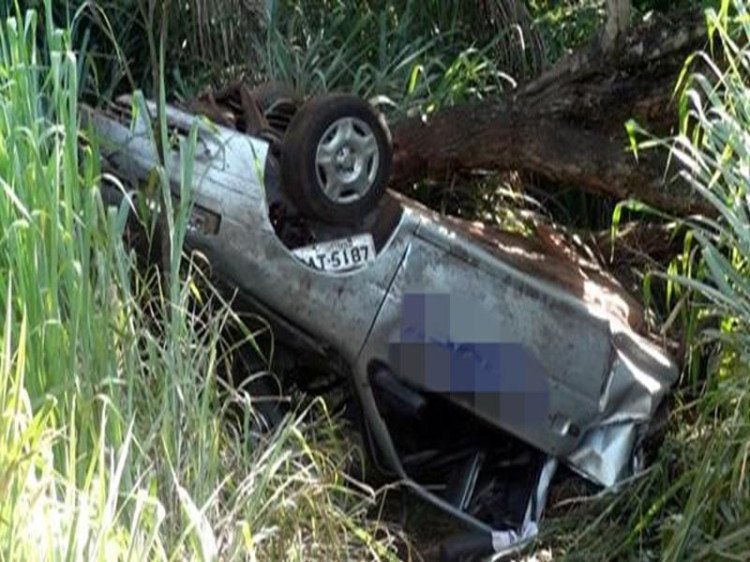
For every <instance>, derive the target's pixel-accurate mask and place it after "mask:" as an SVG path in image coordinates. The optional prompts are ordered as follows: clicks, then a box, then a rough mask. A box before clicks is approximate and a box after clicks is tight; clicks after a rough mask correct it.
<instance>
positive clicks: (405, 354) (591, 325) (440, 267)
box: [93, 108, 677, 546]
mask: <svg viewBox="0 0 750 562" xmlns="http://www.w3.org/2000/svg"><path fill="white" fill-rule="evenodd" d="M168 117H169V120H170V123H171V124H172V125H174V126H179V127H189V126H190V124H191V123H193V121H194V119H195V118H194V117H193V116H191V115H188V114H186V113H182V112H180V111H177V110H175V109H174V108H170V109H169V111H168ZM93 121H94V124H95V126H96V128H97V130H98V131H99V133H100V134H101V135H102V137H103V138H104V139H105V140H106V143H105V145H104V150H105V153H106V155H107V158H108V160H109V161H110V163H111V164H112V165H113V166H114V167H115V168H116V169H117V172H118V174H122V175H123V176H128V177H131V178H133V179H136V180H143V179H144V178H145V177H146V176H147V174H148V172H149V170H151V168H152V167H153V166H154V163H155V162H156V153H155V151H154V149H153V147H152V145H151V143H150V141H149V139H148V138H147V135H146V134H145V131H146V127H145V122H143V121H142V120H141V121H137V122H136V123H135V125H134V126H133V127H128V126H127V125H124V124H122V123H120V122H118V121H117V120H116V119H112V118H110V117H108V116H106V115H104V114H101V113H94V114H93ZM199 136H200V143H199V155H198V157H197V158H196V162H195V167H196V171H195V182H194V185H193V186H192V196H193V199H194V201H195V203H196V204H198V205H200V206H201V207H203V208H206V209H209V210H210V211H211V212H213V213H216V214H217V215H219V216H220V218H221V220H220V226H219V228H218V231H217V232H216V233H213V234H211V233H205V232H201V231H199V230H195V231H193V232H191V233H189V235H188V244H189V245H190V246H191V247H192V248H195V249H197V250H200V251H201V252H203V253H204V254H205V255H206V256H207V257H208V258H209V259H210V261H211V263H212V267H213V269H214V270H215V271H216V272H218V273H219V274H220V275H221V276H222V277H224V278H226V279H227V280H228V281H230V282H231V283H232V284H233V285H234V286H236V287H237V288H239V289H240V290H241V291H243V292H245V293H247V294H249V295H251V296H252V297H253V298H254V299H256V300H257V301H259V302H262V303H264V304H265V305H267V306H268V307H270V308H271V309H273V310H275V311H276V312H278V313H280V314H281V315H283V316H284V317H285V318H286V319H287V320H288V321H289V322H290V323H292V324H294V325H295V326H298V327H299V328H300V329H301V330H303V331H305V332H307V333H308V334H311V335H313V336H314V337H315V338H318V339H319V340H320V341H321V342H325V343H326V344H327V345H330V346H332V347H333V348H335V349H336V350H337V351H338V352H339V353H340V354H341V356H342V357H343V358H344V359H345V360H346V361H348V362H349V364H350V365H351V367H352V371H353V376H354V377H355V383H356V384H355V387H356V388H357V391H358V393H359V398H360V401H361V402H362V405H363V407H364V410H365V412H366V414H368V416H369V417H370V419H368V422H369V424H370V428H371V430H372V432H373V434H374V438H375V440H376V442H377V443H378V446H379V448H380V449H381V450H382V451H384V454H385V456H386V457H387V458H389V460H390V462H391V463H392V464H395V465H396V466H394V467H393V468H394V469H395V470H396V472H397V473H398V474H399V475H400V476H401V477H402V478H403V479H404V481H405V482H406V483H407V485H410V486H413V487H415V489H417V491H418V493H423V491H421V490H419V489H418V488H419V486H418V485H417V484H416V483H414V482H412V481H411V480H410V478H409V475H408V474H406V472H405V471H404V470H403V467H401V466H400V461H399V460H398V456H397V455H396V453H395V448H394V446H393V443H392V441H391V436H390V433H389V431H388V427H387V424H386V423H385V421H384V420H383V419H382V418H381V417H380V414H379V412H378V409H377V406H376V405H375V400H374V398H373V393H372V389H371V388H370V382H369V380H368V372H369V370H370V369H371V367H372V365H373V363H374V362H381V363H384V364H387V365H389V366H390V367H391V368H392V370H393V372H394V373H396V374H397V375H398V376H399V377H401V378H402V379H403V380H405V381H407V382H408V384H409V385H410V386H412V387H415V388H417V389H420V390H424V391H427V392H439V393H442V394H445V395H447V396H448V397H449V398H450V399H451V400H452V401H453V402H454V403H456V404H458V405H460V406H461V407H462V408H464V409H465V410H467V411H469V412H472V413H473V414H474V415H476V416H478V417H480V418H482V419H483V420H485V421H487V422H489V423H490V424H492V425H495V426H497V427H499V428H501V429H503V430H504V431H506V432H508V433H510V434H512V435H514V436H516V437H518V438H520V439H522V440H523V441H525V442H527V443H528V444H530V445H532V446H534V447H536V448H538V449H539V450H541V451H544V452H545V453H547V454H548V455H549V456H550V458H555V459H560V460H561V461H562V462H564V463H566V464H568V465H569V466H570V467H572V468H573V469H574V470H575V471H577V472H579V473H581V474H583V475H584V476H586V477H587V478H589V479H591V480H593V481H594V482H597V483H599V484H601V485H604V486H611V485H613V484H615V483H617V482H619V481H621V480H622V479H623V478H625V477H627V476H629V475H631V474H632V473H633V470H634V468H635V467H634V458H635V456H634V450H635V448H636V447H637V446H638V444H639V443H640V441H641V439H642V438H643V436H644V434H645V432H646V429H647V427H648V423H649V421H650V420H651V418H652V417H653V415H654V413H655V411H656V408H657V407H658V405H659V403H660V402H661V401H662V400H663V399H664V397H665V395H666V394H667V393H668V392H669V389H670V386H671V385H672V384H673V383H674V381H675V380H676V377H677V369H676V367H675V365H674V364H673V363H672V361H671V360H670V359H669V358H668V357H667V356H666V355H665V354H664V353H663V352H662V351H661V350H660V349H659V348H658V347H656V346H655V345H654V344H653V343H651V342H648V341H646V340H645V339H644V338H642V337H641V336H639V335H637V334H636V333H634V332H633V330H632V329H631V328H630V327H629V326H627V325H626V323H625V322H623V321H622V319H621V318H618V317H617V316H614V315H611V314H609V313H608V311H607V310H606V308H604V307H600V306H597V305H596V304H592V303H591V302H587V301H586V300H584V299H583V298H581V297H580V296H579V295H575V294H573V293H571V292H570V291H567V290H565V288H564V287H560V286H558V285H556V284H555V283H553V282H551V281H550V280H548V279H541V278H537V277H535V276H533V275H532V274H529V273H527V272H524V271H522V270H520V269H518V268H517V267H514V265H512V264H511V263H508V262H506V261H503V260H501V259H500V258H499V257H498V255H497V254H495V253H492V252H491V251H489V250H488V249H487V247H486V245H483V244H482V243H480V242H478V241H476V240H474V239H473V238H472V237H471V236H469V235H468V234H467V233H466V232H464V231H461V230H460V229H455V228H451V224H450V221H444V220H441V219H439V218H437V217H435V216H434V214H432V213H429V212H425V211H422V210H421V209H420V208H419V207H418V206H409V205H405V206H404V209H403V213H402V214H401V216H400V219H399V220H398V223H397V224H396V226H395V228H394V230H393V232H392V234H391V235H390V237H389V238H388V239H387V241H386V243H385V244H384V245H383V246H382V247H381V248H380V250H379V254H378V257H377V259H376V261H375V262H373V263H372V264H370V265H368V267H366V268H364V269H359V270H356V271H353V272H348V273H339V274H331V273H326V272H320V271H317V270H314V269H312V268H310V267H308V266H307V265H305V264H304V263H302V262H300V261H299V260H297V259H296V258H295V257H294V255H293V254H292V253H291V251H290V249H289V248H287V247H285V246H284V244H283V243H282V242H281V241H280V240H279V238H278V237H277V235H276V233H275V232H274V228H273V226H272V224H271V222H270V220H269V214H268V204H267V199H266V193H265V187H264V181H263V170H264V169H265V161H266V159H267V158H268V145H267V144H266V143H265V142H264V141H262V140H259V139H255V138H252V137H249V136H246V135H244V134H241V133H239V132H237V131H235V130H231V129H227V128H224V127H221V126H216V127H202V128H201V132H200V135H199ZM177 159H178V155H177V153H176V152H173V153H171V154H168V155H167V161H168V164H169V165H168V168H169V170H170V172H171V174H172V176H171V179H172V181H173V182H175V184H176V183H178V182H179V166H178V161H177ZM552 470H554V469H552ZM545 486H546V485H545ZM424 493H425V494H427V495H430V494H429V492H424ZM538 494H539V495H540V496H544V495H545V494H546V488H545V489H543V490H539V491H538ZM428 499H430V501H433V503H438V504H439V500H436V499H435V498H434V497H430V498H428ZM446 509H451V508H450V506H447V507H446ZM457 515H459V516H460V517H464V516H465V514H463V515H462V514H457ZM465 517H467V518H470V517H469V516H465ZM531 522H533V521H531ZM479 526H480V527H481V525H479ZM500 542H502V541H500ZM506 542H507V541H506ZM506 546H507V545H506Z"/></svg>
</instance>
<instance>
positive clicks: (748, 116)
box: [550, 0, 750, 561]
mask: <svg viewBox="0 0 750 562" xmlns="http://www.w3.org/2000/svg"><path fill="white" fill-rule="evenodd" d="M706 13H707V19H708V29H709V35H710V37H711V38H712V49H711V50H710V51H709V52H705V53H699V54H697V55H696V56H695V57H693V58H692V59H691V60H690V61H689V63H688V69H689V70H690V74H689V75H690V80H689V83H688V84H687V86H688V87H687V89H686V90H685V94H684V95H683V97H682V103H681V109H682V111H681V132H680V134H679V135H678V136H677V137H676V138H674V139H673V140H671V141H670V142H669V143H667V144H668V147H669V148H670V150H671V152H672V155H673V157H674V158H675V159H676V160H678V161H679V162H680V163H681V164H682V166H683V169H684V172H683V175H684V177H685V179H686V181H688V182H690V184H691V185H692V186H693V187H694V189H695V190H696V191H697V193H699V194H700V195H701V196H702V197H703V198H705V200H706V201H707V202H709V203H710V204H711V205H712V206H713V207H714V209H715V210H716V213H717V214H716V217H715V218H706V217H699V218H696V219H694V220H692V221H690V227H691V228H692V233H691V238H692V239H694V240H695V242H696V244H697V246H696V251H691V250H690V248H688V250H687V251H686V259H685V260H684V262H683V263H681V265H680V266H679V267H678V268H675V269H673V270H672V274H673V275H672V276H671V281H672V282H674V283H676V284H678V285H679V286H681V287H682V291H683V293H682V294H683V295H688V293H685V290H689V291H691V294H692V295H693V296H694V298H692V299H688V300H683V305H684V303H688V304H689V306H687V310H688V314H689V315H690V317H691V323H694V320H695V319H698V320H699V321H700V326H702V327H703V329H702V330H700V331H699V332H695V337H694V339H693V340H692V341H691V342H690V345H691V346H692V347H697V346H701V347H703V348H705V349H710V350H711V352H712V353H711V358H710V360H709V361H708V364H707V366H706V365H705V364H704V365H703V368H704V369H703V371H702V372H700V374H697V373H696V372H692V373H690V376H686V377H685V378H684V380H683V381H682V383H681V390H680V392H679V393H678V396H677V398H676V400H675V405H674V408H673V413H672V417H671V418H672V419H671V422H670V430H669V432H668V434H667V436H666V442H665V443H664V446H663V447H662V449H661V450H660V451H659V453H658V456H657V458H656V459H655V461H654V463H653V466H652V468H651V469H650V471H649V472H648V473H647V474H646V476H645V477H643V478H641V479H640V480H639V481H637V482H636V483H635V484H634V486H632V487H630V488H628V489H627V490H626V491H623V492H621V493H620V494H618V495H617V496H615V497H614V499H605V500H603V501H601V502H597V503H596V504H595V509H591V510H589V509H576V510H574V513H575V517H574V518H568V519H562V520H561V521H559V522H558V523H559V524H561V526H562V528H563V529H564V530H566V531H567V533H565V534H560V535H558V539H559V537H561V536H564V537H566V538H567V539H568V540H564V541H562V542H563V543H564V544H563V546H562V547H561V550H563V551H564V552H566V553H567V555H568V557H569V558H572V559H586V560H592V559H602V560H613V559H617V560H620V559H634V560H635V559H637V560H650V559H653V560H656V559H659V560H670V561H678V560H748V559H750V475H749V474H748V470H749V469H750V266H749V261H748V260H749V259H750V214H749V211H748V208H749V205H750V150H749V149H748V147H750V13H748V8H747V5H746V3H745V2H744V1H743V0H725V1H724V2H722V3H721V6H720V8H719V9H708V10H707V12H706ZM559 530H560V527H557V526H555V527H553V528H552V529H550V531H552V532H554V531H559ZM584 553H585V554H584Z"/></svg>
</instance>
